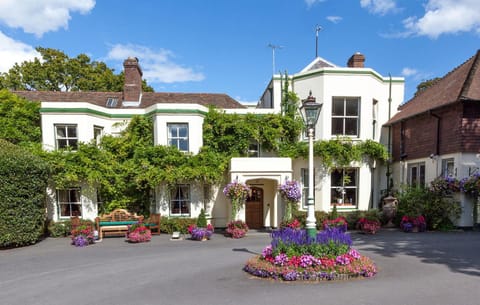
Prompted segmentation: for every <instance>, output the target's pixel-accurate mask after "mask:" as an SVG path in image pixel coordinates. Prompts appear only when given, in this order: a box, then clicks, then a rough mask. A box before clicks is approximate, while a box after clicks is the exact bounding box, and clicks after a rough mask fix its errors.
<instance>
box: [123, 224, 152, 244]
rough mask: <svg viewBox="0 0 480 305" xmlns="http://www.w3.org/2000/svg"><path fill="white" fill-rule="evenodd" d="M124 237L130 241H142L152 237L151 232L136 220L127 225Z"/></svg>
mask: <svg viewBox="0 0 480 305" xmlns="http://www.w3.org/2000/svg"><path fill="white" fill-rule="evenodd" d="M125 237H126V239H127V241H128V242H131V243H143V242H147V241H150V240H151V239H152V232H151V231H150V230H149V229H148V228H147V227H146V226H145V225H144V224H143V223H142V222H138V223H136V224H133V225H131V226H128V232H127V234H126V236H125Z"/></svg>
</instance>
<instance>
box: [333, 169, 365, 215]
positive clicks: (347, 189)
mask: <svg viewBox="0 0 480 305" xmlns="http://www.w3.org/2000/svg"><path fill="white" fill-rule="evenodd" d="M338 174H340V178H339V179H337V178H335V177H334V175H338ZM345 175H348V176H349V177H350V182H348V183H347V182H346V181H345V179H344V177H345ZM358 177H359V169H358V168H356V167H345V168H337V169H334V170H332V172H331V174H330V199H331V200H330V206H333V205H334V204H336V205H337V206H338V205H340V206H342V207H348V208H356V207H358V188H359V185H358V183H359V180H358ZM335 181H339V183H335ZM337 199H341V202H339V201H338V200H337Z"/></svg>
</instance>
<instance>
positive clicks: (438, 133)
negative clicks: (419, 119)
mask: <svg viewBox="0 0 480 305" xmlns="http://www.w3.org/2000/svg"><path fill="white" fill-rule="evenodd" d="M428 114H429V115H431V116H432V117H434V118H436V119H437V134H436V136H435V156H438V155H439V154H440V122H441V119H442V118H441V117H440V116H438V115H436V114H435V113H433V112H432V111H429V112H428ZM435 161H436V164H435V176H438V159H437V158H435Z"/></svg>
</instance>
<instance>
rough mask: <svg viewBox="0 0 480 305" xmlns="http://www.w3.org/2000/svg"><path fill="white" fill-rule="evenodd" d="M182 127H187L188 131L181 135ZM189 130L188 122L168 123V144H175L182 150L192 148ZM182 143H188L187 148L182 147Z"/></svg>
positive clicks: (185, 150)
mask: <svg viewBox="0 0 480 305" xmlns="http://www.w3.org/2000/svg"><path fill="white" fill-rule="evenodd" d="M181 128H186V130H187V132H186V135H185V136H181V135H180V129H181ZM189 132H190V130H189V126H188V123H167V141H168V145H170V146H174V147H176V148H178V150H180V151H182V152H188V151H189V149H190V148H189V147H190V143H189ZM182 144H186V146H187V147H186V149H182Z"/></svg>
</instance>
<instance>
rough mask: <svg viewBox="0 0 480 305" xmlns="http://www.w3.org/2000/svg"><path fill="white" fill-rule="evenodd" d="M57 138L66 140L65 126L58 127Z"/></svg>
mask: <svg viewBox="0 0 480 305" xmlns="http://www.w3.org/2000/svg"><path fill="white" fill-rule="evenodd" d="M57 137H58V138H65V137H66V134H65V128H64V127H63V126H57Z"/></svg>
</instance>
